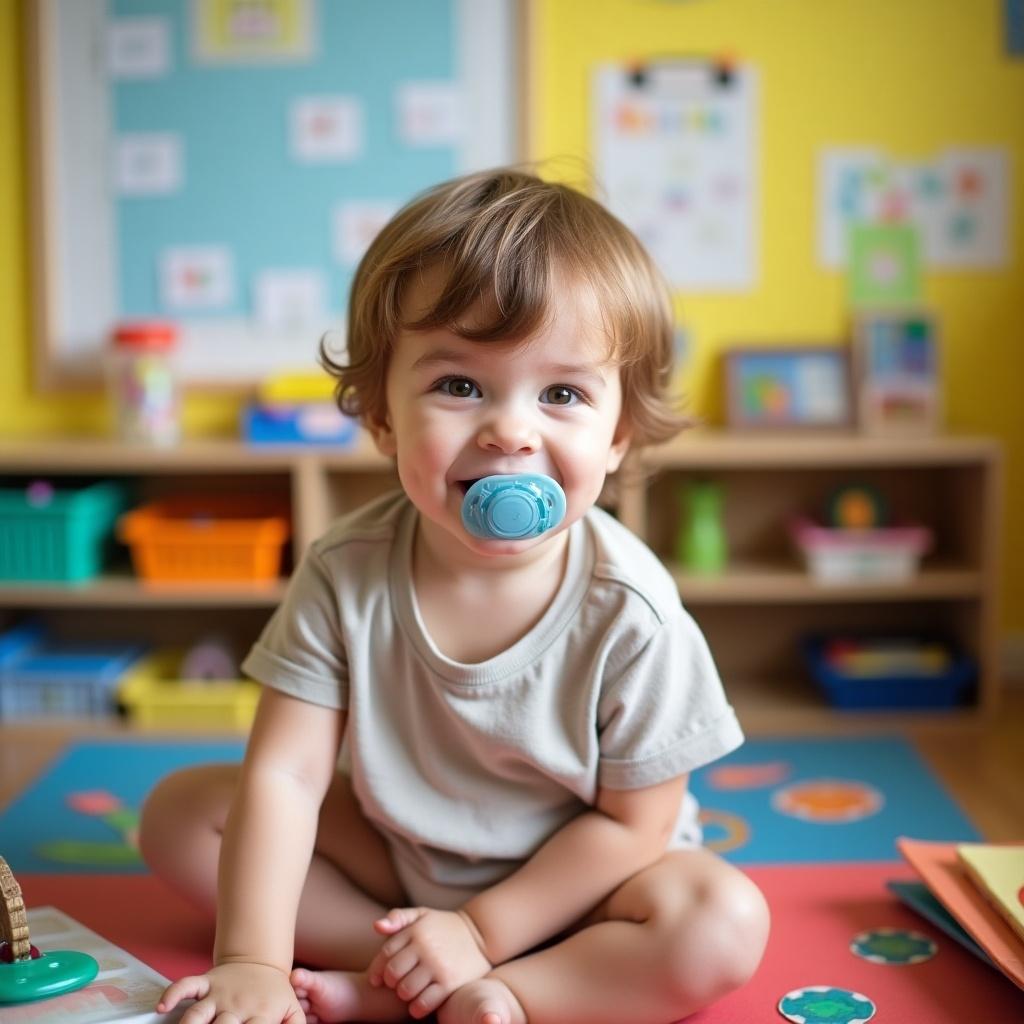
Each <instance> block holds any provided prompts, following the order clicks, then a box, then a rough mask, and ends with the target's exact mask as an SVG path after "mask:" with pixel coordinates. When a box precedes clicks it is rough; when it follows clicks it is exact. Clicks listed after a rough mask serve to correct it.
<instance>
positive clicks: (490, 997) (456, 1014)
mask: <svg viewBox="0 0 1024 1024" xmlns="http://www.w3.org/2000/svg"><path fill="white" fill-rule="evenodd" d="M437 1019H438V1021H439V1022H440V1024H526V1012H525V1011H524V1010H523V1008H522V1006H520V1004H519V1000H518V999H516V997H515V996H514V995H513V994H512V990H511V989H510V988H509V987H508V986H507V985H506V984H505V983H504V982H503V981H499V980H498V979H497V978H481V979H480V980H479V981H471V982H470V983H469V984H468V985H463V986H462V988H460V989H459V990H458V991H457V992H453V993H452V994H451V995H450V996H449V997H448V999H447V1001H446V1002H445V1003H444V1004H443V1005H442V1006H441V1008H440V1009H439V1010H438V1011H437Z"/></svg>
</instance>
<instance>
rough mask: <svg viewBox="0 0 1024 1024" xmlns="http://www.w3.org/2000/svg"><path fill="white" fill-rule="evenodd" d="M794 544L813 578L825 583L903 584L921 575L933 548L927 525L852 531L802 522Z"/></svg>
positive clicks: (794, 527)
mask: <svg viewBox="0 0 1024 1024" xmlns="http://www.w3.org/2000/svg"><path fill="white" fill-rule="evenodd" d="M791 535H792V538H793V541H794V543H795V545H796V547H797V549H798V550H799V552H800V553H801V555H802V556H803V558H804V562H805V564H806V566H807V569H808V571H809V572H810V573H811V575H812V576H813V577H814V578H815V579H816V580H818V581H819V582H821V583H840V584H841V583H903V582H906V581H907V580H909V579H912V578H913V577H914V575H915V574H916V573H917V571H918V569H919V567H920V563H921V558H922V556H923V555H924V554H925V553H926V552H927V551H928V550H929V549H930V548H931V544H932V532H931V530H929V529H928V528H927V527H925V526H916V525H914V526H890V527H884V528H879V529H868V530H848V529H834V528H831V527H826V526H818V525H817V524H816V523H813V522H811V521H810V520H808V519H798V520H796V521H795V522H794V523H793V524H792V527H791Z"/></svg>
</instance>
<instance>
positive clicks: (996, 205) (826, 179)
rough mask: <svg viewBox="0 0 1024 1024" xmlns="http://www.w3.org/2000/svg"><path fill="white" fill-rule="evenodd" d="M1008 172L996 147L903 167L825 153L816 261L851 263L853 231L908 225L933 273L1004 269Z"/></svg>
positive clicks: (876, 158) (864, 156)
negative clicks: (850, 233) (849, 241)
mask: <svg viewBox="0 0 1024 1024" xmlns="http://www.w3.org/2000/svg"><path fill="white" fill-rule="evenodd" d="M1008 182H1009V168H1008V161H1007V155H1006V152H1005V151H1004V150H1002V149H1000V148H997V147H988V148H976V149H948V150H945V151H944V152H942V153H939V154H937V155H936V156H935V157H933V158H932V159H930V160H922V161H899V160H896V159H894V158H892V157H890V156H888V155H886V154H885V153H884V152H882V151H881V150H877V149H863V150H860V149H825V150H823V151H822V152H821V155H820V158H819V164H818V256H819V259H820V260H821V262H822V263H823V264H824V265H825V266H827V267H840V266H843V265H844V264H845V263H846V258H847V228H848V226H849V225H850V224H853V223H860V224H910V225H913V226H914V227H916V229H917V231H918V234H919V235H920V239H921V255H922V260H923V262H924V264H925V265H926V266H931V267H950V268H955V267H964V268H968V267H1001V266H1005V265H1006V263H1007V260H1008V242H1007V225H1008V224H1009V211H1008V192H1009V185H1008Z"/></svg>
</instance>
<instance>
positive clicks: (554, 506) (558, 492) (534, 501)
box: [462, 473, 565, 540]
mask: <svg viewBox="0 0 1024 1024" xmlns="http://www.w3.org/2000/svg"><path fill="white" fill-rule="evenodd" d="M563 518H565V492H564V491H563V490H562V488H561V487H559V486H558V482H557V481H555V480H552V479H551V477H549V476H543V475H541V474H540V473H516V474H514V475H512V476H485V477H482V478H481V479H479V480H477V481H476V483H474V484H473V485H472V486H471V487H470V488H469V490H468V491H466V496H465V498H463V499H462V525H463V526H465V528H466V529H467V530H468V531H469V532H470V533H471V534H473V536H474V537H481V538H482V539H483V540H526V539H527V538H528V537H538V536H540V534H542V533H544V532H545V531H546V530H551V529H554V527H556V526H557V525H558V524H559V523H560V522H561V521H562V519H563Z"/></svg>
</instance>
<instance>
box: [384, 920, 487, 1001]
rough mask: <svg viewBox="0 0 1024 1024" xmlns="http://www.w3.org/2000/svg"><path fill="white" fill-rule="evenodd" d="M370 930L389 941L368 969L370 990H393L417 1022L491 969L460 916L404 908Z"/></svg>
mask: <svg viewBox="0 0 1024 1024" xmlns="http://www.w3.org/2000/svg"><path fill="white" fill-rule="evenodd" d="M373 927H374V928H375V929H376V930H377V931H378V932H379V933H380V934H381V935H390V936H391V938H389V939H388V940H387V941H386V942H385V943H384V944H383V945H382V946H381V947H380V951H379V952H378V953H377V955H376V956H375V957H374V958H373V962H372V963H371V964H370V966H369V968H368V969H367V972H366V973H367V975H368V977H369V979H370V984H371V985H375V986H379V985H381V984H384V985H387V986H388V987H389V988H393V989H394V990H395V994H396V995H397V996H398V997H399V998H400V999H403V1000H404V1001H405V1002H407V1003H408V1004H409V1013H410V1015H411V1016H413V1017H416V1018H417V1019H418V1018H420V1017H425V1016H426V1015H427V1014H428V1013H432V1012H433V1011H434V1010H436V1009H437V1008H438V1007H439V1006H440V1005H441V1004H442V1003H443V1002H444V1001H445V1000H446V999H447V998H448V997H449V996H450V995H451V994H452V993H453V992H454V991H455V990H456V989H457V988H461V987H462V986H463V985H465V984H466V983H467V982H470V981H475V980H476V979H477V978H482V977H483V976H484V975H485V974H487V972H488V971H490V969H491V967H492V966H493V965H492V964H491V962H490V961H489V960H488V959H487V957H486V956H485V955H484V953H483V950H482V948H481V940H480V939H479V938H478V933H477V931H476V928H475V927H474V926H473V923H472V922H471V921H470V920H469V919H468V918H467V917H465V916H464V915H462V914H461V913H459V912H455V911H447V910H430V909H428V908H427V907H404V908H401V909H398V910H390V911H388V915H387V917H382V918H380V920H378V921H375V922H374V923H373Z"/></svg>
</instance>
